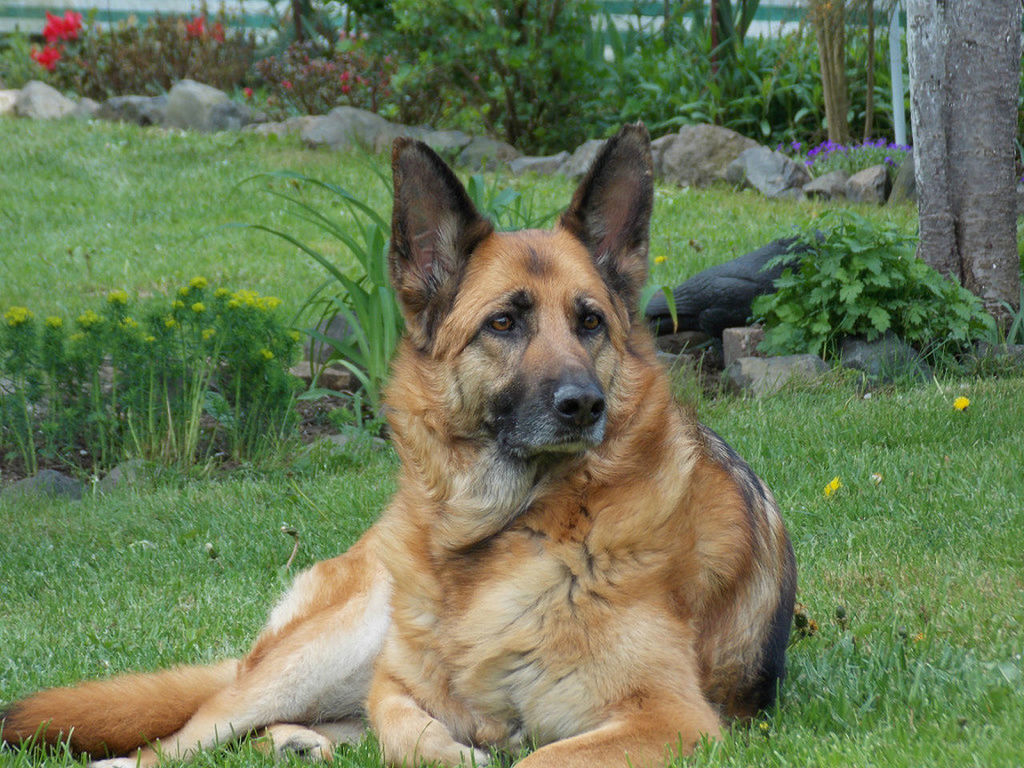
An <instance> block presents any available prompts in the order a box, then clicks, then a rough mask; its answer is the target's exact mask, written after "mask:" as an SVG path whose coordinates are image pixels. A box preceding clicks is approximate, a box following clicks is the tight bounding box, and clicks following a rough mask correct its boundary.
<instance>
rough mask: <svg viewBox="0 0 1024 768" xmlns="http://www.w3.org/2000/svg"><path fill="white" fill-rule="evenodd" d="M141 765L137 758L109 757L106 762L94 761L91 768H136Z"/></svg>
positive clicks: (90, 764) (90, 765)
mask: <svg viewBox="0 0 1024 768" xmlns="http://www.w3.org/2000/svg"><path fill="white" fill-rule="evenodd" d="M138 765H139V759H138V758H137V757H109V758H107V759H105V760H93V761H92V762H90V763H89V768H136V766H138Z"/></svg>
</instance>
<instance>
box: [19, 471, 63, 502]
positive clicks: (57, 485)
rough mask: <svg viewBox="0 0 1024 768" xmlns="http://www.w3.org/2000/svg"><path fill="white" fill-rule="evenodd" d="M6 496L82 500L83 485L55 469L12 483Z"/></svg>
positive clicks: (39, 472)
mask: <svg viewBox="0 0 1024 768" xmlns="http://www.w3.org/2000/svg"><path fill="white" fill-rule="evenodd" d="M4 495H5V496H7V497H8V498H10V497H11V496H54V497H59V498H67V499H76V500H77V499H81V498H82V484H81V483H80V482H79V481H78V480H75V479H74V478H72V477H68V476H67V475H65V474H64V473H62V472H58V471H57V470H55V469H41V470H39V471H38V472H36V474H34V475H33V476H32V477H26V478H25V479H24V480H19V481H18V482H16V483H12V484H11V485H10V486H9V487H8V488H7V490H5V491H4Z"/></svg>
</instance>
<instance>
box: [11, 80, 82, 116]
mask: <svg viewBox="0 0 1024 768" xmlns="http://www.w3.org/2000/svg"><path fill="white" fill-rule="evenodd" d="M74 109H75V102H73V101H72V100H71V99H69V98H67V97H66V96H64V95H63V94H62V93H61V92H60V91H58V90H57V89H56V88H51V87H50V86H49V85H47V84H46V83H42V82H40V81H38V80H31V81H29V82H28V83H26V84H25V87H24V88H22V89H21V90H20V91H19V92H18V100H17V101H16V102H15V103H14V112H15V114H16V115H18V116H19V117H30V118H33V119H35V120H57V119H60V118H62V117H67V116H68V115H70V114H71V113H72V112H73V111H74Z"/></svg>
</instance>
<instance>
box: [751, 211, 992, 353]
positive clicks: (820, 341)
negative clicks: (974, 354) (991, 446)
mask: <svg viewBox="0 0 1024 768" xmlns="http://www.w3.org/2000/svg"><path fill="white" fill-rule="evenodd" d="M821 223H822V232H821V233H811V234H807V235H804V236H802V237H801V238H800V239H799V240H798V241H797V242H799V243H802V244H804V245H806V246H807V247H808V248H809V250H808V251H807V252H806V253H805V254H802V255H801V256H800V262H799V266H798V267H797V268H796V269H793V268H787V269H786V270H785V271H783V273H782V275H781V277H779V278H778V279H777V280H776V281H775V288H776V292H775V293H772V294H769V295H766V296H759V297H758V298H757V299H756V300H755V301H754V305H753V312H754V315H755V316H757V317H760V318H761V319H763V321H764V323H765V326H766V328H767V330H766V332H765V339H764V341H763V342H762V344H761V349H762V350H763V351H765V352H767V353H769V354H792V353H800V352H810V353H813V354H819V355H826V356H831V355H834V353H835V351H836V347H837V345H838V343H839V342H840V341H841V340H842V339H843V338H845V337H847V336H863V337H865V338H867V339H868V340H869V341H870V340H872V339H876V338H878V337H879V336H880V335H881V334H883V333H885V332H886V331H889V330H891V331H893V332H894V333H895V334H897V335H898V336H900V337H901V338H903V339H904V340H905V341H907V342H909V343H910V344H913V345H914V346H915V347H917V348H918V349H919V350H921V351H922V352H924V353H926V354H927V355H929V356H933V357H934V356H936V355H939V354H941V353H942V352H945V351H947V350H950V349H957V348H960V347H962V346H964V345H965V344H967V343H968V342H970V341H971V340H973V339H976V338H979V337H984V336H987V335H990V334H991V332H992V320H991V317H990V316H989V315H987V314H986V313H985V312H984V310H983V309H982V307H981V303H980V302H979V301H978V299H977V297H975V296H974V295H973V294H971V293H970V292H969V291H967V290H966V289H964V288H962V287H960V286H959V285H957V284H955V283H952V282H950V281H949V280H947V279H946V278H944V277H943V276H942V275H940V274H939V273H938V272H936V271H935V270H934V269H932V268H931V267H930V266H928V265H927V264H925V263H924V262H923V261H921V260H920V259H918V258H917V257H916V256H915V255H914V250H913V242H912V239H911V238H909V237H907V236H905V235H903V234H901V233H900V232H898V231H897V230H895V229H888V228H878V227H876V226H875V225H873V224H872V223H871V222H869V221H868V220H866V219H864V218H863V217H861V216H858V215H857V214H854V213H850V212H835V211H830V212H828V213H826V214H825V216H824V217H823V220H822V222H821ZM792 258H793V257H792V256H790V255H789V254H783V255H782V256H778V257H776V258H775V259H772V260H771V261H769V262H768V266H774V265H777V264H780V263H786V262H787V261H788V260H790V259H792Z"/></svg>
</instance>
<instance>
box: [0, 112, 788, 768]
mask: <svg viewBox="0 0 1024 768" xmlns="http://www.w3.org/2000/svg"><path fill="white" fill-rule="evenodd" d="M392 162H393V170H394V190H395V193H394V194H395V197H394V212H393V229H392V242H391V251H390V254H389V269H390V275H391V280H392V282H393V284H394V288H395V290H396V292H397V295H398V298H399V302H400V304H401V307H402V311H403V313H404V317H405V320H406V325H407V333H406V336H405V338H404V340H403V341H402V344H401V347H400V350H399V352H398V355H397V358H396V360H395V363H394V369H393V377H392V381H391V384H390V387H389V390H388V394H387V414H388V420H389V423H390V427H391V432H392V435H393V438H394V445H395V448H396V450H397V451H398V454H399V456H400V457H401V462H402V465H401V470H400V475H399V483H398V491H397V493H396V495H395V497H394V499H393V500H392V502H391V504H390V506H389V507H388V508H387V510H386V511H385V512H384V514H383V516H382V517H381V519H380V520H379V521H378V522H377V523H376V524H375V525H374V526H373V527H372V528H371V529H370V530H369V531H368V532H367V533H366V534H365V535H364V536H363V537H362V539H360V540H359V541H358V542H357V543H356V544H355V545H354V546H352V548H351V549H350V550H349V551H348V552H347V553H346V554H344V555H341V556H340V557H337V558H334V559H332V560H327V561H325V562H321V563H319V564H317V565H315V566H313V567H312V568H310V569H309V570H307V571H305V572H304V573H302V574H300V575H299V576H298V578H297V579H296V580H295V583H294V585H293V586H292V588H291V589H290V591H289V592H288V593H287V594H286V595H285V597H284V598H283V599H282V601H281V602H280V603H279V604H278V605H277V606H276V607H275V608H274V609H273V611H272V612H271V614H270V618H269V620H268V622H267V625H266V627H265V628H264V629H263V631H262V633H261V634H260V636H259V637H258V639H257V640H256V644H255V645H254V646H253V648H252V651H251V652H250V653H249V655H248V656H246V657H245V658H243V659H241V660H230V661H225V662H222V663H220V664H216V665H213V666H210V667H192V668H180V669H172V670H169V671H164V672H157V673H154V674H144V675H126V676H123V677H115V678H112V679H110V680H106V681H94V682H86V683H83V684H81V685H79V686H76V687H72V688H60V689H52V690H48V691H43V692H41V693H38V694H35V695H34V696H30V697H29V698H27V699H25V700H22V701H18V702H15V703H14V704H13V705H11V706H10V707H9V708H8V709H7V711H6V726H5V730H4V731H3V735H4V738H5V739H6V740H7V741H8V742H11V743H15V744H17V743H22V742H25V741H28V740H30V739H32V738H33V737H34V736H35V737H36V738H38V739H39V740H41V741H45V742H50V743H52V742H55V741H57V740H58V739H61V738H63V739H67V740H68V741H69V742H70V746H71V748H72V749H74V750H77V751H80V752H86V753H89V754H90V755H92V756H101V757H102V756H103V755H115V756H116V755H121V756H125V755H127V756H126V757H114V758H111V759H108V760H100V761H99V763H98V764H100V765H107V766H134V765H136V764H138V765H142V766H149V765H153V764H155V763H157V762H159V761H160V759H161V757H162V756H167V757H171V758H182V757H188V756H190V755H193V754H194V753H195V752H196V750H200V749H204V748H208V747H211V746H213V745H215V744H217V743H220V742H223V741H228V740H230V739H231V738H233V737H234V736H240V735H242V734H246V733H249V732H253V731H263V732H265V733H266V734H267V736H269V738H267V739H264V740H262V743H265V744H272V747H271V748H273V749H274V750H275V751H277V752H279V753H287V752H296V753H299V754H302V755H304V756H307V757H310V758H326V757H329V756H330V754H331V750H332V748H333V746H334V744H335V743H337V742H338V741H340V740H346V739H352V738H358V737H359V736H360V735H361V734H362V732H363V718H364V716H367V717H368V720H369V724H370V726H371V728H372V729H373V731H374V732H375V733H376V736H377V739H378V740H379V743H380V746H381V749H382V751H383V757H384V760H385V761H386V762H387V763H388V764H389V765H415V764H417V763H419V762H430V761H437V762H439V763H441V764H444V765H458V764H459V763H465V764H467V765H468V764H471V763H473V762H475V764H476V765H483V764H486V763H488V762H490V760H491V759H492V756H493V754H494V752H493V750H494V749H497V750H513V751H517V752H518V751H519V750H523V751H526V750H528V749H530V748H533V750H534V751H532V752H531V753H529V754H528V755H527V756H526V757H525V758H523V759H522V760H521V761H520V762H519V763H518V764H517V765H519V766H521V768H548V767H550V768H576V767H579V768H582V767H583V766H595V765H602V766H605V765H606V766H626V765H627V764H629V765H632V766H653V765H661V764H664V762H665V761H666V760H668V759H670V758H672V757H674V756H676V755H678V754H685V753H688V752H690V751H691V750H692V749H693V748H694V746H695V745H696V744H698V743H699V742H700V741H701V739H702V738H704V737H709V738H714V737H715V736H716V735H717V734H718V733H719V732H720V730H721V728H722V727H723V722H725V721H726V720H727V719H731V718H745V717H750V716H752V715H753V714H755V713H756V712H757V711H758V710H760V709H762V708H764V707H767V706H769V705H770V704H772V702H773V701H774V699H775V696H776V691H777V688H778V685H779V683H780V681H781V679H782V677H783V675H784V664H785V652H786V645H787V640H788V637H789V629H790V624H791V620H792V613H793V598H794V591H795V587H796V570H795V564H794V559H793V551H792V548H791V546H790V542H789V539H788V536H787V533H786V529H785V527H784V525H783V522H782V519H781V517H780V516H779V512H778V509H777V507H776V504H775V501H774V499H773V497H772V495H771V493H770V492H769V491H768V489H767V488H766V487H765V486H764V484H762V482H761V481H760V480H759V479H758V477H757V476H756V475H755V474H754V473H753V472H752V471H751V469H750V468H749V467H748V466H747V465H746V464H745V463H744V462H743V460H742V459H740V457H739V456H737V455H736V453H734V452H733V451H732V449H731V448H730V447H729V446H728V445H726V444H725V442H723V441H722V439H721V438H720V437H718V436H717V435H716V434H715V433H714V432H712V431H711V430H709V429H707V428H706V427H704V426H702V425H701V424H699V423H698V422H697V421H696V419H695V418H694V417H693V416H692V415H691V414H690V413H689V412H688V411H687V410H686V409H684V408H681V407H680V406H679V405H678V404H676V403H675V402H674V400H673V398H672V394H671V391H670V386H669V380H668V377H667V376H666V373H665V371H664V370H663V369H662V365H661V363H659V362H658V360H657V359H656V357H655V350H654V345H653V343H652V339H651V335H650V333H649V331H648V329H647V327H646V326H645V324H644V322H643V319H642V317H641V315H640V314H639V312H638V310H637V302H638V296H639V293H640V290H641V287H642V286H643V284H644V282H645V280H646V278H647V252H648V229H649V220H650V214H651V205H652V199H653V190H652V178H651V157H650V148H649V137H648V135H647V131H646V129H645V128H644V127H643V126H642V125H631V126H626V127H625V128H623V129H622V131H620V132H619V134H618V135H617V136H615V137H614V138H612V139H611V140H609V141H608V142H607V143H606V145H605V147H604V150H603V151H602V152H601V154H600V156H599V157H598V158H597V160H596V162H595V163H594V166H593V167H592V168H591V169H590V172H589V174H588V175H587V176H586V177H585V178H584V179H583V181H582V183H581V184H580V186H579V188H578V189H577V190H576V192H575V195H574V196H573V198H572V202H571V203H570V205H569V208H568V210H567V211H566V212H565V213H564V214H563V215H562V217H561V219H560V221H559V223H558V225H557V226H556V227H555V228H554V229H553V230H551V231H538V230H529V231H520V232H514V233H499V232H496V231H495V230H494V228H493V226H492V225H491V223H489V222H488V221H486V220H485V219H484V218H482V217H481V216H480V214H479V213H478V212H477V211H476V209H475V208H474V206H473V204H472V202H471V201H470V199H469V197H468V195H467V194H466V192H465V190H464V189H463V187H462V186H461V184H460V183H459V181H458V179H457V178H456V177H455V175H454V174H453V173H452V171H451V170H450V169H449V168H448V167H447V166H446V165H445V164H444V162H443V161H442V160H441V159H440V158H439V157H438V156H437V155H436V154H434V153H433V152H432V151H431V150H430V149H429V148H428V147H427V146H426V145H425V144H422V143H420V142H417V141H413V140H409V139H399V140H397V141H396V142H395V145H394V150H393V155H392Z"/></svg>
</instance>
